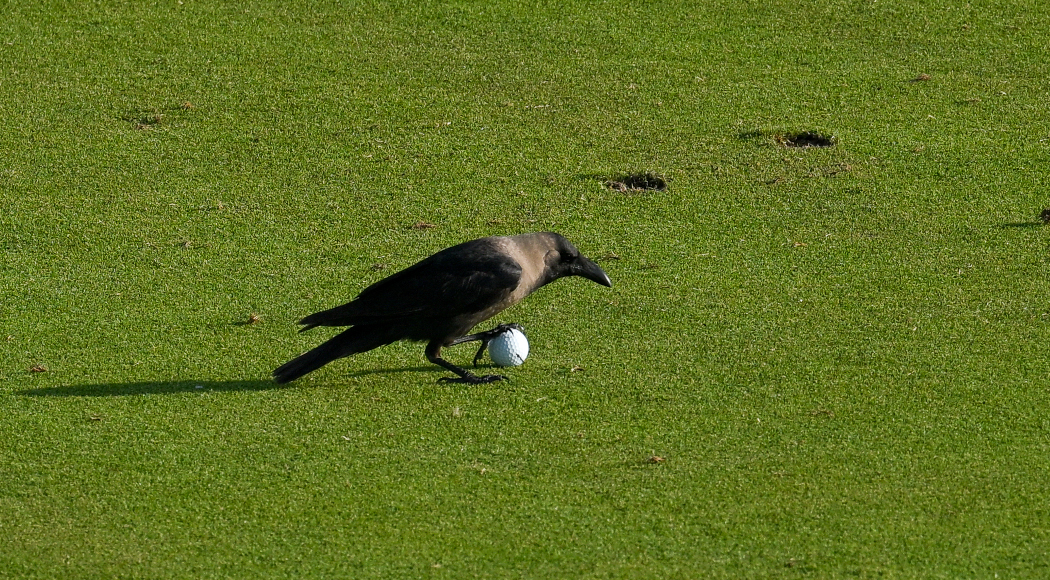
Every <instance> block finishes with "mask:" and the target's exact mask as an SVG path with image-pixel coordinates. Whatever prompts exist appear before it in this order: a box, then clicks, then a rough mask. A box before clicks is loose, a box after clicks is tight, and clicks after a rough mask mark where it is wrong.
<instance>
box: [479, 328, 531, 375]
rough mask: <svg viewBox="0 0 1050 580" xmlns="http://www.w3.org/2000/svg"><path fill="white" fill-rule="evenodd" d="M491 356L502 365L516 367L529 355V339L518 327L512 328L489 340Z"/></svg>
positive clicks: (497, 364)
mask: <svg viewBox="0 0 1050 580" xmlns="http://www.w3.org/2000/svg"><path fill="white" fill-rule="evenodd" d="M489 356H490V357H492V362H494V363H496V366H500V367H516V366H518V365H520V364H521V363H523V362H525V359H526V358H528V356H529V339H527V338H525V334H524V333H523V332H521V331H520V330H518V329H516V328H511V329H509V330H507V331H506V332H504V333H503V334H501V335H499V336H497V337H496V338H494V339H492V340H491V341H490V342H489Z"/></svg>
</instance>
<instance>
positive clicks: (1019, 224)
mask: <svg viewBox="0 0 1050 580" xmlns="http://www.w3.org/2000/svg"><path fill="white" fill-rule="evenodd" d="M1045 225H1046V224H1045V223H1043V222H1010V223H1005V224H999V227H1000V228H1001V229H1006V228H1022V229H1024V228H1041V227H1043V226H1045Z"/></svg>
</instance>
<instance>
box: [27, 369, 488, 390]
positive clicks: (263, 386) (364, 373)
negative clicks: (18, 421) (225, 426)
mask: <svg viewBox="0 0 1050 580" xmlns="http://www.w3.org/2000/svg"><path fill="white" fill-rule="evenodd" d="M491 366H493V365H484V364H483V365H478V367H477V368H478V369H484V368H487V367H491ZM424 372H425V373H432V374H433V375H434V381H435V382H437V380H438V379H439V378H440V377H443V376H446V374H448V373H444V372H442V369H440V368H438V367H436V366H415V367H401V368H382V369H364V370H359V371H354V372H350V373H347V374H345V375H344V376H345V377H346V378H350V379H358V378H364V377H370V376H372V375H393V374H397V373H424ZM332 380H333V381H338V379H332ZM297 385H302V383H300V382H293V383H287V384H283V385H281V384H278V383H275V382H273V381H272V380H270V379H262V380H259V379H252V380H236V381H193V380H187V381H137V382H127V383H94V384H85V385H60V386H56V387H40V388H37V389H23V390H21V391H17V394H19V395H23V396H27V397H128V396H133V395H173V394H178V393H201V392H220V393H221V392H237V391H272V390H278V389H290V388H295V387H296V386H297Z"/></svg>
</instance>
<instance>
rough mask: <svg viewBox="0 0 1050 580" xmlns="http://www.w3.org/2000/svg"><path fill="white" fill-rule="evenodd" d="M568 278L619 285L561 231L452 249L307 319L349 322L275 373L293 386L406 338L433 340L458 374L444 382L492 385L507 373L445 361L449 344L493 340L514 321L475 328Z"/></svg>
mask: <svg viewBox="0 0 1050 580" xmlns="http://www.w3.org/2000/svg"><path fill="white" fill-rule="evenodd" d="M565 276H582V277H584V278H587V279H589V280H592V281H594V282H597V283H598V284H601V285H603V286H610V287H611V286H612V282H611V281H610V280H609V276H608V275H606V273H605V272H604V271H602V269H601V268H600V267H598V265H597V264H595V263H594V262H593V261H591V260H589V259H588V258H587V257H586V256H583V255H581V254H580V252H579V250H577V249H576V247H575V246H573V245H572V243H570V242H569V240H567V239H565V238H564V237H563V236H561V235H560V234H556V233H554V232H540V233H532V234H520V235H516V236H493V237H487V238H480V239H477V240H472V241H469V242H464V243H462V244H459V245H456V246H452V247H451V248H446V249H444V250H442V251H440V252H438V253H436V254H434V255H433V256H430V257H429V258H426V259H424V260H423V261H421V262H418V263H416V264H415V265H413V266H409V267H408V268H405V269H404V270H401V271H400V272H397V273H395V274H392V275H390V276H389V277H387V278H384V279H382V280H380V281H378V282H376V283H375V284H372V285H371V286H369V287H367V288H365V289H364V290H362V291H361V293H360V294H359V295H358V296H357V298H355V299H354V300H352V301H351V302H348V303H347V304H344V305H342V306H337V307H335V308H332V309H330V310H324V311H322V312H318V313H315V314H311V315H310V316H307V317H306V318H303V319H302V320H300V321H299V324H301V325H303V328H302V329H301V330H300V332H303V331H306V330H310V329H311V328H314V327H317V326H349V327H350V328H348V329H347V330H344V331H343V332H341V333H339V334H337V335H335V336H334V337H332V338H330V339H329V340H328V341H327V342H325V343H323V344H321V345H320V346H318V347H317V348H315V349H313V350H311V351H309V352H306V353H304V354H302V355H300V356H298V357H296V358H294V359H292V360H290V361H288V362H287V363H285V364H283V365H281V366H280V367H278V368H277V369H276V370H274V371H273V378H274V380H275V381H276V382H278V383H287V382H290V381H294V380H295V379H297V378H299V377H301V376H303V375H305V374H306V373H309V372H312V371H315V370H317V369H319V368H321V367H322V366H324V365H326V364H328V363H330V362H332V361H334V360H336V359H340V358H343V357H347V356H350V355H353V354H357V353H360V352H365V351H368V350H372V349H374V348H378V347H380V346H384V345H387V344H391V343H394V342H397V341H399V340H411V341H427V347H426V351H425V353H426V357H427V360H429V361H430V362H432V363H434V364H437V365H440V366H442V367H444V368H446V369H448V370H449V371H452V372H453V373H455V374H456V375H457V376H456V377H443V378H441V379H439V380H440V381H448V382H457V383H472V384H473V383H489V382H492V381H498V380H501V379H505V378H506V377H504V376H502V375H484V376H477V375H475V374H473V373H471V372H469V371H467V370H466V369H463V368H460V367H458V366H456V365H454V364H452V363H450V362H448V361H446V360H445V359H443V358H441V349H442V347H447V346H453V345H456V344H461V343H464V342H471V341H478V340H480V341H481V343H482V344H481V348H480V349H479V350H478V354H477V356H475V357H474V364H475V365H477V361H478V359H479V358H480V357H481V354H482V353H483V352H484V350H485V346H486V345H487V344H488V341H489V340H491V339H492V338H495V337H496V336H498V335H499V334H500V333H502V332H504V331H506V330H507V329H508V328H520V327H519V326H517V325H514V324H502V325H499V326H497V327H496V328H494V329H493V330H490V331H487V332H479V333H477V334H469V335H468V334H466V333H467V332H468V331H469V330H470V329H472V328H474V326H475V325H477V324H479V323H481V322H483V321H485V320H488V319H489V318H491V317H493V316H495V315H496V314H498V313H499V312H501V311H503V310H504V309H506V308H508V307H510V306H513V305H514V304H517V303H518V302H519V301H521V299H523V298H525V297H526V296H528V295H529V294H531V293H532V292H534V291H535V290H536V289H538V288H540V287H542V286H544V285H546V284H549V283H550V282H553V281H555V280H557V279H558V278H564V277H565Z"/></svg>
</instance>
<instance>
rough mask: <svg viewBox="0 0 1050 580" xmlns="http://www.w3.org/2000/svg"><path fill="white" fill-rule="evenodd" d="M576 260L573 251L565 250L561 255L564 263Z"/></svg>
mask: <svg viewBox="0 0 1050 580" xmlns="http://www.w3.org/2000/svg"><path fill="white" fill-rule="evenodd" d="M575 260H576V254H573V253H572V252H564V253H563V254H562V255H561V261H562V263H564V264H567V263H569V262H573V261H575Z"/></svg>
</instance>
